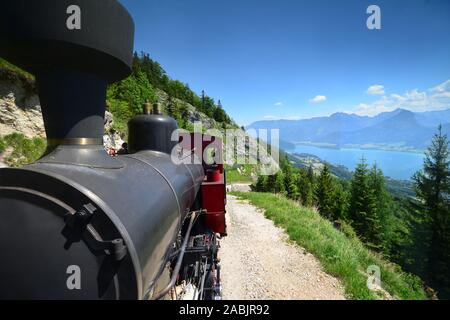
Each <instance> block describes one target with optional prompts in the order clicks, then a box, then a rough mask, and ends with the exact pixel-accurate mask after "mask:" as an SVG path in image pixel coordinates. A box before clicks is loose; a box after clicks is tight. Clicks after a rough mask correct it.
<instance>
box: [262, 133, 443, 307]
mask: <svg viewBox="0 0 450 320" xmlns="http://www.w3.org/2000/svg"><path fill="white" fill-rule="evenodd" d="M280 167H281V171H280V172H278V173H277V174H276V175H274V176H269V177H267V176H260V177H259V178H258V181H257V183H256V184H255V185H254V187H253V188H254V190H255V191H257V192H271V193H276V194H280V195H282V196H285V197H287V198H290V199H292V200H295V201H297V202H298V203H299V204H300V205H302V206H304V207H315V208H316V209H317V210H318V212H319V213H320V215H321V216H322V217H323V218H325V219H327V220H329V221H330V222H332V223H333V224H334V225H335V227H336V228H338V229H341V230H344V229H345V230H351V233H354V234H355V236H356V237H358V238H359V240H361V241H362V242H363V243H364V245H365V246H366V248H368V249H370V250H372V251H374V252H376V253H377V254H380V255H382V256H384V257H385V258H386V259H389V260H390V261H392V262H394V263H396V264H397V265H398V266H399V268H400V267H401V268H402V269H403V270H405V271H407V272H410V273H412V274H415V275H416V276H419V277H420V278H421V279H422V280H423V282H424V286H425V287H426V288H427V292H428V294H429V297H431V298H433V297H435V296H436V295H437V296H438V297H439V298H443V299H449V298H450V146H449V140H448V137H447V135H445V134H444V132H443V130H442V127H439V130H438V132H437V133H436V134H435V135H434V136H433V139H432V143H431V145H430V146H429V148H428V151H427V153H426V159H425V161H424V167H423V170H421V171H419V172H418V173H417V174H416V175H415V178H414V186H415V197H402V196H398V195H397V194H391V193H390V192H389V191H388V189H387V184H386V178H385V177H384V176H383V173H382V171H381V170H380V169H379V168H378V167H377V166H376V165H374V166H372V167H369V166H368V164H367V163H366V161H365V159H362V160H361V163H360V164H359V165H358V167H357V168H356V170H355V172H354V173H353V176H352V178H351V180H350V181H347V180H342V179H339V178H337V177H335V176H334V175H332V174H331V172H330V169H329V167H328V165H326V164H325V165H324V166H323V168H322V169H321V171H320V172H319V173H317V172H315V171H314V170H313V168H312V167H310V168H306V169H305V168H300V169H297V168H294V167H293V165H292V163H291V161H290V160H289V158H288V157H287V156H285V157H283V158H282V161H281V165H280ZM283 182H284V183H283ZM342 228H344V229H342Z"/></svg>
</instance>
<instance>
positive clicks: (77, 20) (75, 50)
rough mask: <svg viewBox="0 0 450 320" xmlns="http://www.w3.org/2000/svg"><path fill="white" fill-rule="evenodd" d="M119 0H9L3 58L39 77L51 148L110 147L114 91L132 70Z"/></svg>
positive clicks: (0, 37)
mask: <svg viewBox="0 0 450 320" xmlns="http://www.w3.org/2000/svg"><path fill="white" fill-rule="evenodd" d="M133 38H134V24H133V20H132V18H131V16H130V15H129V13H128V12H127V11H126V9H125V8H124V7H123V6H122V5H121V4H120V3H119V2H118V1H116V0H2V1H1V2H0V43H1V45H0V56H1V57H3V58H5V59H6V60H8V61H10V62H11V63H14V64H16V65H17V66H19V67H21V68H23V69H25V70H27V71H29V72H30V73H33V74H34V75H35V76H36V80H37V85H38V90H39V97H40V101H41V107H42V113H43V118H44V123H45V130H46V133H47V139H48V142H49V145H52V146H56V145H60V144H62V145H65V144H68V145H73V144H82V145H92V144H102V136H103V124H104V122H103V118H104V112H105V100H106V89H107V85H108V84H109V83H112V82H115V81H118V80H121V79H123V78H125V77H127V76H128V75H129V74H130V73H131V64H132V54H133Z"/></svg>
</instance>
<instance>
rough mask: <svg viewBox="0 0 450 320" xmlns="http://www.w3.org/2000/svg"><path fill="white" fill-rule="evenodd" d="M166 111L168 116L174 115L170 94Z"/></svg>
mask: <svg viewBox="0 0 450 320" xmlns="http://www.w3.org/2000/svg"><path fill="white" fill-rule="evenodd" d="M166 111H167V114H168V115H169V116H170V117H175V105H174V103H173V101H172V97H171V96H169V99H168V101H167V107H166Z"/></svg>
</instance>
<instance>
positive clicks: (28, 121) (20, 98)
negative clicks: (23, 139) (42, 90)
mask: <svg viewBox="0 0 450 320" xmlns="http://www.w3.org/2000/svg"><path fill="white" fill-rule="evenodd" d="M13 132H21V133H23V134H24V135H25V136H27V137H28V138H32V137H36V136H38V137H45V130H44V122H43V121H42V114H41V107H40V105H39V98H38V96H37V95H36V94H34V93H30V92H27V91H26V90H25V89H24V88H22V87H21V86H20V85H19V84H15V83H8V82H5V81H0V136H5V135H8V134H11V133H13Z"/></svg>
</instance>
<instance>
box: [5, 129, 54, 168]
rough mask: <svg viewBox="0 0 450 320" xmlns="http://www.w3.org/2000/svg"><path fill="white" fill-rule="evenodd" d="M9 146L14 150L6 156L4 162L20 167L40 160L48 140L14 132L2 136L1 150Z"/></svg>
mask: <svg viewBox="0 0 450 320" xmlns="http://www.w3.org/2000/svg"><path fill="white" fill-rule="evenodd" d="M8 148H11V149H12V152H11V154H10V155H8V156H6V157H5V159H4V162H5V163H6V164H7V165H9V166H11V167H18V166H22V165H25V164H29V163H32V162H34V161H36V160H38V159H39V158H40V157H41V156H42V155H43V154H44V151H45V148H46V142H45V139H43V138H38V137H35V138H33V139H29V138H27V137H25V136H24V135H23V134H21V133H13V134H10V135H7V136H5V137H3V138H2V137H0V152H3V151H5V150H6V149H8Z"/></svg>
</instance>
